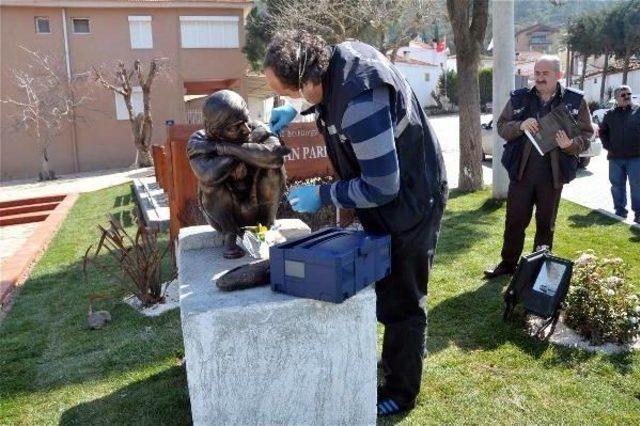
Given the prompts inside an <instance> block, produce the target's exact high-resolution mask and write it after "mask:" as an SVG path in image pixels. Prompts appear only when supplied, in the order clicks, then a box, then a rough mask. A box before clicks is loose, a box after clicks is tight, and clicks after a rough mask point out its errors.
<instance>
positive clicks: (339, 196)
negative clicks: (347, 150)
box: [320, 86, 400, 208]
mask: <svg viewBox="0 0 640 426" xmlns="http://www.w3.org/2000/svg"><path fill="white" fill-rule="evenodd" d="M389 98H390V92H389V89H388V88H387V87H385V86H383V87H380V88H377V89H373V90H368V91H365V92H363V93H362V94H360V95H358V96H357V97H356V98H354V99H353V100H352V101H351V102H349V104H348V105H347V108H346V110H345V112H344V115H343V117H342V132H343V134H344V135H345V136H346V137H347V138H348V140H349V142H347V143H351V146H352V147H353V151H354V153H355V155H356V158H357V160H358V164H359V166H360V171H361V175H360V177H357V178H354V179H350V180H339V181H337V182H334V183H332V184H327V185H321V186H320V199H321V200H322V203H323V204H334V205H336V206H338V207H343V208H373V207H378V206H381V205H384V204H387V203H389V202H390V201H392V200H393V199H394V198H395V197H396V196H397V195H398V191H399V190H400V171H399V166H398V154H397V152H396V146H395V137H394V133H393V127H394V126H393V118H392V113H391V108H390V103H389Z"/></svg>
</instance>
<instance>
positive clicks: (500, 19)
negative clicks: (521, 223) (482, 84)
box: [491, 0, 516, 199]
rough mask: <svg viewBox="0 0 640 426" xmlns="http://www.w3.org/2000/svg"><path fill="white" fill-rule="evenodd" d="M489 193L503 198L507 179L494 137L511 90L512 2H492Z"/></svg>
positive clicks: (498, 137)
mask: <svg viewBox="0 0 640 426" xmlns="http://www.w3.org/2000/svg"><path fill="white" fill-rule="evenodd" d="M492 9H493V10H492V12H493V100H492V104H493V156H492V160H491V164H492V167H493V184H492V187H493V190H492V195H493V198H495V199H504V198H507V191H508V188H509V176H508V175H507V171H506V170H505V168H504V167H503V166H502V163H501V162H500V160H501V158H502V152H503V151H504V150H503V148H502V145H503V144H504V143H505V141H504V140H503V139H502V138H501V137H500V136H498V126H497V123H498V117H500V113H501V112H502V109H503V108H504V106H505V105H506V104H507V101H508V100H509V93H510V92H511V91H512V90H513V89H514V79H515V72H514V66H513V61H514V58H515V51H516V48H515V26H514V22H513V21H514V18H513V16H514V12H513V9H514V3H513V0H500V1H495V0H494V1H493V7H492Z"/></svg>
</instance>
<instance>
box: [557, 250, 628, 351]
mask: <svg viewBox="0 0 640 426" xmlns="http://www.w3.org/2000/svg"><path fill="white" fill-rule="evenodd" d="M627 269H628V268H627V266H626V265H625V264H624V262H623V260H622V259H620V258H599V257H597V256H595V255H594V254H593V252H592V251H587V252H584V253H582V254H581V255H580V257H579V258H578V259H577V260H576V262H575V267H574V270H573V277H572V279H571V286H570V288H569V293H568V295H567V299H566V302H565V304H566V310H565V315H564V318H565V323H566V324H567V325H568V326H569V327H571V328H573V329H574V330H576V331H577V332H578V333H579V334H580V335H581V336H583V337H585V338H587V339H589V340H590V341H591V343H592V344H595V345H599V344H602V343H607V342H611V343H628V342H630V341H631V340H633V339H634V338H636V337H638V336H640V324H639V322H640V297H639V296H640V295H639V294H638V293H637V292H636V291H635V290H634V288H633V287H632V286H631V284H629V283H628V282H627V281H626V271H627Z"/></svg>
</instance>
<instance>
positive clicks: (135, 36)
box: [129, 16, 153, 49]
mask: <svg viewBox="0 0 640 426" xmlns="http://www.w3.org/2000/svg"><path fill="white" fill-rule="evenodd" d="M129 35H130V36H131V48H132V49H152V48H153V35H152V32H151V16H129Z"/></svg>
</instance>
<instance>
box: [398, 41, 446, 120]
mask: <svg viewBox="0 0 640 426" xmlns="http://www.w3.org/2000/svg"><path fill="white" fill-rule="evenodd" d="M394 65H395V66H396V68H398V70H400V72H401V73H402V75H404V76H405V78H406V79H407V81H408V82H409V85H410V86H411V88H412V89H413V91H414V92H415V94H416V96H417V97H418V101H419V102H420V105H422V107H423V108H424V107H427V106H432V105H435V104H436V102H435V101H434V99H433V98H432V97H431V92H432V91H435V89H436V86H437V84H438V78H440V75H441V74H442V72H443V71H444V70H446V69H447V51H446V50H444V51H442V52H438V51H437V49H436V46H435V43H424V42H422V41H419V40H414V41H411V42H409V45H408V46H405V47H401V48H400V49H398V53H397V55H396V59H395V63H394Z"/></svg>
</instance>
